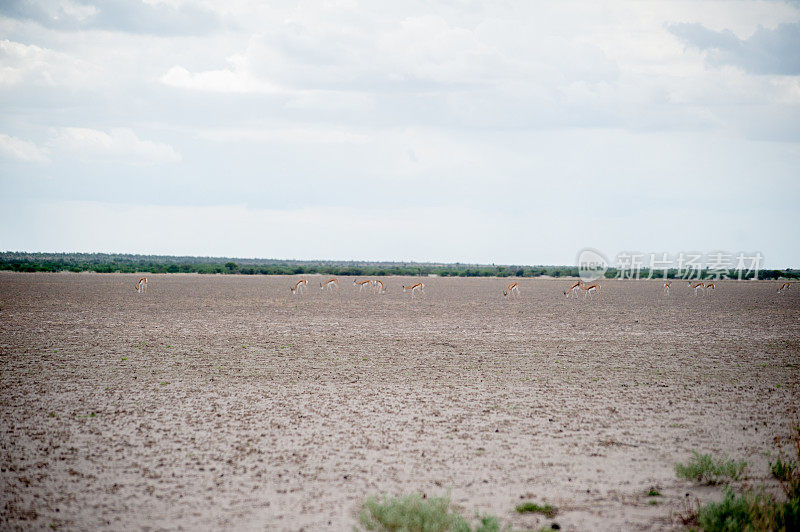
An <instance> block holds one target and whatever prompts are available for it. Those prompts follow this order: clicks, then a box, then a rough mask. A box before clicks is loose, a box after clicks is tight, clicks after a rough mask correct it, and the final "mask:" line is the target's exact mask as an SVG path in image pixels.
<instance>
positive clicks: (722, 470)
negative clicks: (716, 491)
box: [675, 451, 747, 484]
mask: <svg viewBox="0 0 800 532" xmlns="http://www.w3.org/2000/svg"><path fill="white" fill-rule="evenodd" d="M745 467H747V462H736V461H734V460H730V459H728V457H727V456H724V457H722V458H714V457H713V456H712V455H710V454H700V453H698V452H697V451H692V457H691V458H690V459H689V461H688V462H686V463H685V464H680V463H678V464H675V474H677V475H678V477H680V478H685V479H687V480H696V481H698V482H703V483H705V484H718V483H720V482H723V481H726V480H728V479H730V480H738V479H739V477H741V476H742V473H743V472H744V469H745Z"/></svg>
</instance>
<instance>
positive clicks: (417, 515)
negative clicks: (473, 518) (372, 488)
mask: <svg viewBox="0 0 800 532" xmlns="http://www.w3.org/2000/svg"><path fill="white" fill-rule="evenodd" d="M358 519H359V522H360V523H361V526H363V527H364V528H365V529H366V530H379V531H397V532H449V531H453V532H472V531H475V532H497V531H499V530H501V527H500V522H499V521H498V520H497V518H496V517H494V516H490V515H483V516H480V517H478V518H477V521H478V522H477V523H476V525H475V527H473V526H472V525H470V523H469V521H467V520H466V519H465V518H464V517H463V516H462V515H461V514H459V513H458V512H456V511H455V510H454V509H453V508H452V506H451V504H450V498H449V497H425V496H424V495H420V494H417V493H413V494H409V495H402V496H400V497H376V496H374V495H373V496H370V497H367V499H366V500H365V501H364V504H363V506H362V509H361V512H360V513H359V515H358Z"/></svg>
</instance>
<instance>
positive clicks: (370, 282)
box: [353, 279, 372, 294]
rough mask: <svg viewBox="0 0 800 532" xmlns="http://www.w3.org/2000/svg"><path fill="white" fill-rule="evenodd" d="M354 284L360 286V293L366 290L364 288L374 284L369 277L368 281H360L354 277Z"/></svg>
mask: <svg viewBox="0 0 800 532" xmlns="http://www.w3.org/2000/svg"><path fill="white" fill-rule="evenodd" d="M353 286H357V287H358V293H359V294H360V293H361V292H362V291H363V290H364V288H370V287H371V286H372V281H370V280H369V279H367V280H366V281H359V280H356V279H353Z"/></svg>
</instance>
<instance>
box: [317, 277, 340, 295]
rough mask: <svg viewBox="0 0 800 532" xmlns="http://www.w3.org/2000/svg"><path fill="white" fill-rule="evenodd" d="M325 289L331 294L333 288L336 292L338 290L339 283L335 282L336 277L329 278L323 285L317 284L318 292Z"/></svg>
mask: <svg viewBox="0 0 800 532" xmlns="http://www.w3.org/2000/svg"><path fill="white" fill-rule="evenodd" d="M326 288H327V289H328V290H330V291H331V292H332V291H333V289H334V288H336V289H337V290H338V289H339V281H337V280H336V277H331V278H330V279H328V280H327V281H325V282H324V283H319V289H320V290H325V289H326Z"/></svg>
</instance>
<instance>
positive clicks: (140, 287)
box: [136, 277, 147, 294]
mask: <svg viewBox="0 0 800 532" xmlns="http://www.w3.org/2000/svg"><path fill="white" fill-rule="evenodd" d="M136 291H137V292H139V293H140V294H143V293H145V292H147V277H142V278H141V279H139V282H138V283H136Z"/></svg>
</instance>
